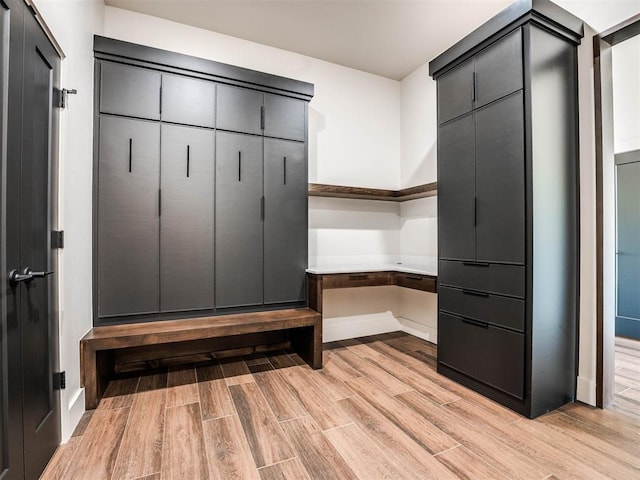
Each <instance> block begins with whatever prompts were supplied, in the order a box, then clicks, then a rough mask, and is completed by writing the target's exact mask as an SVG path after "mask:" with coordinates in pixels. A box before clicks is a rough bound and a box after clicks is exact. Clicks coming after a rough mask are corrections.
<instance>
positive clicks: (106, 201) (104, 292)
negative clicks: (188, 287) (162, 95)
mask: <svg viewBox="0 0 640 480" xmlns="http://www.w3.org/2000/svg"><path fill="white" fill-rule="evenodd" d="M99 149H100V152H99V166H98V314H99V316H100V317H110V316H117V315H135V314H144V313H157V312H158V307H159V294H158V281H159V280H158V271H159V266H158V256H159V255H158V254H159V247H158V226H159V217H158V208H159V205H158V188H159V179H160V125H159V124H158V123H156V122H149V121H145V120H133V119H128V118H118V117H112V116H109V115H102V116H101V117H100V147H99Z"/></svg>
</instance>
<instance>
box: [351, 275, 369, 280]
mask: <svg viewBox="0 0 640 480" xmlns="http://www.w3.org/2000/svg"><path fill="white" fill-rule="evenodd" d="M349 278H350V279H351V280H366V279H367V278H369V275H349Z"/></svg>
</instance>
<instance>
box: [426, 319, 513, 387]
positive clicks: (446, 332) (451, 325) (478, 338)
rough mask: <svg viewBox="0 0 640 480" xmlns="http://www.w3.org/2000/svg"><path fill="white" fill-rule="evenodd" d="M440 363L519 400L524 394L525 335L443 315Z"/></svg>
mask: <svg viewBox="0 0 640 480" xmlns="http://www.w3.org/2000/svg"><path fill="white" fill-rule="evenodd" d="M438 361H439V362H440V363H442V364H444V365H446V366H448V367H451V368H454V369H456V370H458V371H459V372H461V373H464V374H465V375H468V376H469V377H472V378H474V379H476V380H479V381H481V382H483V383H486V384H487V385H490V386H492V387H494V388H497V389H498V390H502V391H503V392H506V393H508V394H510V395H513V396H514V397H517V398H519V399H522V398H523V393H524V335H523V334H521V333H515V332H510V331H508V330H503V329H501V328H496V327H492V326H491V325H487V324H482V323H480V322H471V321H469V320H463V319H461V318H458V317H454V316H452V315H447V314H445V313H442V312H440V314H439V316H438Z"/></svg>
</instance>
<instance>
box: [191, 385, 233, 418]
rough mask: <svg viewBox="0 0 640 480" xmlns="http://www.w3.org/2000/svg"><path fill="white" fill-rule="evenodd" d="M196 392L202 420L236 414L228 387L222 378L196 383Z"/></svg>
mask: <svg viewBox="0 0 640 480" xmlns="http://www.w3.org/2000/svg"><path fill="white" fill-rule="evenodd" d="M198 393H199V396H200V397H199V398H200V408H201V409H202V419H203V420H212V419H214V418H219V417H225V416H228V415H235V414H236V409H235V407H234V405H233V400H231V394H230V393H229V387H228V386H227V383H226V382H225V381H224V379H219V380H209V381H208V382H200V383H198Z"/></svg>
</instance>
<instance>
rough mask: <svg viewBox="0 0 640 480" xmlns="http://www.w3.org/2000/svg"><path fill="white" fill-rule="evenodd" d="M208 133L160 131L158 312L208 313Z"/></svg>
mask: <svg viewBox="0 0 640 480" xmlns="http://www.w3.org/2000/svg"><path fill="white" fill-rule="evenodd" d="M213 143H214V133H213V131H210V130H205V129H200V128H194V127H179V126H173V125H163V126H162V153H161V166H162V174H161V183H160V184H161V189H162V214H161V220H160V309H161V311H163V312H169V311H180V310H195V309H210V308H213V303H214V302H213V200H214V199H213V173H214V148H213Z"/></svg>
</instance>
